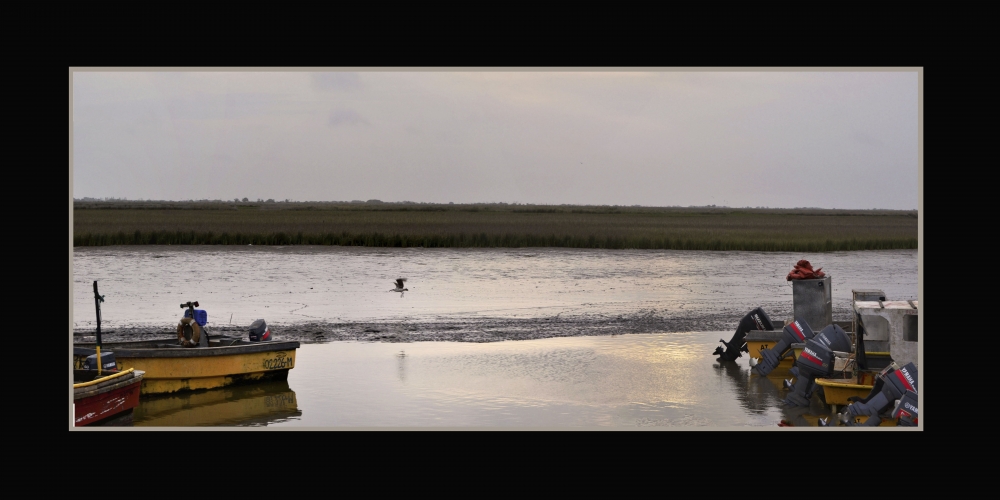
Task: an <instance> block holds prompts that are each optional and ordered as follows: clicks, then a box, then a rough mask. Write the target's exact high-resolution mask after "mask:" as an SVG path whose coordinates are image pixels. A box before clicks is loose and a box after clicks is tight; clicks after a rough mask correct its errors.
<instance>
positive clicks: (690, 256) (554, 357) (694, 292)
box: [73, 247, 918, 428]
mask: <svg viewBox="0 0 1000 500" xmlns="http://www.w3.org/2000/svg"><path fill="white" fill-rule="evenodd" d="M803 258H804V259H808V260H809V261H811V262H812V263H813V265H814V267H822V268H823V269H824V271H826V272H828V273H829V274H830V275H831V276H832V278H833V297H834V309H835V315H836V314H838V312H839V313H844V312H846V311H847V308H848V307H849V304H850V291H851V289H852V288H880V289H882V290H884V291H885V292H886V294H887V295H888V296H889V297H891V298H892V299H894V300H907V299H918V296H917V293H918V275H917V253H916V251H882V252H841V253H830V254H787V253H756V252H685V251H606V250H562V249H503V250H467V249H371V248H339V247H284V248H275V247H245V248H232V247H200V248H199V247H195V248H192V247H136V248H129V247H106V248H84V249H78V250H77V251H76V252H74V256H73V265H74V267H73V277H74V290H73V293H74V299H73V306H74V307H73V321H74V325H75V327H76V328H80V329H87V328H93V325H94V309H93V308H94V303H93V290H92V282H93V281H94V280H98V281H99V284H100V287H101V288H100V289H101V293H102V294H104V295H105V302H104V303H103V304H102V316H103V317H102V326H103V327H104V328H105V329H114V328H116V327H129V326H145V325H149V326H158V327H166V328H167V329H171V328H173V326H174V325H176V321H177V319H178V318H179V316H180V311H179V308H178V305H179V304H180V303H181V302H185V301H188V300H198V301H200V302H201V303H202V307H203V308H205V309H206V310H208V311H209V323H210V326H211V325H212V322H213V321H214V322H216V324H218V323H223V324H225V323H227V322H230V321H231V322H232V323H233V324H237V325H239V324H243V325H247V324H249V323H250V322H251V321H253V320H254V319H256V318H259V317H264V318H266V319H267V321H268V322H269V323H287V324H293V323H302V322H315V321H330V322H333V321H339V322H352V321H372V320H376V321H406V322H411V323H417V324H419V323H420V322H421V321H439V322H440V321H441V320H449V319H454V320H463V319H468V318H517V319H526V320H533V319H534V318H552V317H558V316H560V315H562V317H566V316H575V317H580V318H588V317H591V316H594V317H596V316H602V317H606V316H615V315H629V314H640V313H643V311H652V312H654V313H655V314H656V315H659V316H660V317H663V318H667V319H669V318H682V317H696V318H700V319H699V320H698V321H695V322H689V323H683V324H693V325H700V326H706V325H707V327H705V328H694V327H685V328H680V329H674V330H665V333H660V334H631V335H618V336H577V337H561V338H537V339H533V340H519V341H507V342H490V343H469V342H404V343H380V342H374V343H373V342H353V341H346V342H330V343H312V344H310V343H304V344H303V345H302V346H301V348H300V349H299V352H298V354H297V363H296V367H295V368H294V369H293V370H291V372H290V374H289V378H288V381H287V382H281V383H268V384H257V385H251V386H246V387H238V388H231V389H220V390H213V391H202V392H198V393H193V394H189V395H181V396H168V397H156V398H150V397H146V398H144V399H143V401H142V402H141V404H140V407H139V409H138V410H137V411H136V414H135V419H134V425H136V426H140V427H141V426H204V425H208V426H254V425H256V426H260V425H266V426H269V427H270V426H273V427H303V426H305V427H439V426H443V427H559V428H565V427H601V428H609V427H615V428H636V427H660V428H670V427H679V428H691V427H711V428H716V427H740V428H742V427H747V426H764V427H771V426H774V425H776V424H777V422H778V421H780V420H781V419H783V418H784V419H788V420H791V421H793V422H795V423H796V425H815V423H816V420H817V419H818V418H819V417H820V416H825V414H826V409H825V408H824V407H823V405H822V404H819V403H818V401H816V403H815V404H814V407H812V408H805V409H800V408H793V409H789V408H783V407H782V405H781V400H782V399H783V398H784V394H783V391H782V390H781V389H780V387H781V377H780V375H781V374H775V375H778V376H776V377H774V378H770V379H768V378H765V379H759V378H757V377H751V376H750V375H749V369H748V366H747V362H748V360H747V358H741V359H740V360H739V361H738V363H736V364H732V365H730V366H720V365H719V364H718V363H717V362H716V361H715V357H714V356H712V354H711V353H712V351H713V350H714V349H715V347H716V346H717V345H719V344H718V341H719V339H720V338H725V339H726V340H728V339H729V338H730V337H731V336H732V330H731V329H730V328H732V327H734V326H735V324H736V322H737V321H738V320H739V319H740V317H742V316H743V314H745V313H746V312H747V311H749V310H750V309H752V308H754V307H757V306H758V305H760V306H763V307H764V308H765V310H767V311H768V312H769V313H771V314H772V317H775V318H776V319H785V318H786V317H787V315H789V314H790V312H791V287H790V286H789V283H788V282H786V281H785V275H786V274H787V273H788V272H789V271H790V270H791V269H792V266H793V265H794V263H795V262H796V261H798V260H799V259H803ZM400 276H403V277H407V278H409V281H408V282H407V286H408V287H409V289H410V291H408V292H406V293H405V295H404V296H402V297H400V295H399V294H398V293H390V292H389V291H388V290H389V289H390V288H392V286H393V281H394V280H395V279H396V278H397V277H400ZM588 315H590V316H588ZM706 318H707V319H706ZM713 321H714V323H713ZM679 324H682V323H679ZM698 330H713V331H708V332H705V331H698ZM719 330H724V331H719ZM279 336H280V333H279ZM522 338H523V337H522ZM814 400H815V398H814Z"/></svg>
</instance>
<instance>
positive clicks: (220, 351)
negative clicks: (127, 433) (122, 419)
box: [73, 281, 299, 395]
mask: <svg viewBox="0 0 1000 500" xmlns="http://www.w3.org/2000/svg"><path fill="white" fill-rule="evenodd" d="M94 300H95V304H96V305H97V342H95V343H92V344H87V343H78V344H74V345H73V367H74V369H77V370H80V369H83V368H84V367H85V366H86V364H87V357H88V356H95V357H94V362H95V363H97V359H100V360H101V361H100V364H103V363H104V362H105V360H107V361H108V362H109V363H110V362H112V361H113V362H114V363H115V365H116V369H117V370H118V371H124V370H129V369H134V370H136V371H142V372H144V376H143V378H142V388H141V389H140V390H141V391H142V394H143V395H147V394H165V393H173V392H182V391H195V390H200V389H215V388H219V387H226V386H231V385H237V384H242V383H247V382H258V381H265V380H287V378H288V370H291V369H292V368H294V367H295V350H296V349H298V348H299V343H298V342H291V341H277V340H274V337H273V336H272V335H271V330H270V328H268V327H267V323H265V322H264V320H263V319H259V320H257V321H255V322H254V323H253V324H252V325H250V330H249V335H248V337H249V340H243V339H240V338H233V337H228V336H221V335H220V336H216V335H209V333H208V331H207V329H205V324H206V323H207V322H208V313H206V312H205V311H203V310H200V309H195V307H198V306H199V304H198V302H197V301H194V302H186V303H184V304H181V309H186V311H185V314H184V318H182V319H181V321H180V323H179V324H178V325H177V338H169V339H158V340H146V341H138V342H111V343H102V342H101V308H100V303H101V302H103V301H104V297H103V296H101V295H98V294H97V282H96V281H95V282H94ZM102 350H103V353H102V352H101V351H102ZM105 354H107V356H105ZM112 354H113V355H112Z"/></svg>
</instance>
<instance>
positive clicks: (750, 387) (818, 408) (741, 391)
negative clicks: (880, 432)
mask: <svg viewBox="0 0 1000 500" xmlns="http://www.w3.org/2000/svg"><path fill="white" fill-rule="evenodd" d="M713 366H714V367H715V369H716V370H717V371H719V372H724V373H725V375H726V378H728V379H730V380H731V381H732V382H733V384H734V385H735V386H736V397H737V399H738V400H739V402H740V405H742V406H743V407H744V408H746V409H747V410H748V411H749V412H751V413H758V414H760V413H765V412H766V411H768V410H772V409H776V410H778V411H780V412H781V415H782V417H783V420H785V421H787V422H789V423H791V424H792V426H799V427H807V426H815V425H816V422H817V421H818V420H819V419H820V418H828V417H829V411H827V410H826V408H825V407H823V405H822V404H821V403H820V402H819V401H816V402H815V404H811V405H810V406H809V407H795V406H789V405H786V404H785V401H784V400H785V397H786V396H787V392H788V391H787V390H786V389H785V388H784V385H783V383H784V379H783V378H782V377H781V376H780V375H779V376H771V375H769V376H765V377H761V376H759V375H756V374H753V375H751V373H750V369H749V368H746V367H743V366H740V365H739V364H738V363H735V362H723V363H715V364H714V365H713Z"/></svg>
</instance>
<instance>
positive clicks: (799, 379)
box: [785, 325, 851, 406]
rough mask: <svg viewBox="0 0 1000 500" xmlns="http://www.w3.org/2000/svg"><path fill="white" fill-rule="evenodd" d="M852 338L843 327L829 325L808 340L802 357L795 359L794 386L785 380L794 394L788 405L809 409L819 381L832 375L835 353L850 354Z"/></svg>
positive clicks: (789, 397)
mask: <svg viewBox="0 0 1000 500" xmlns="http://www.w3.org/2000/svg"><path fill="white" fill-rule="evenodd" d="M850 350H851V337H850V336H849V335H847V332H845V331H844V329H843V328H841V327H839V326H837V325H830V326H827V327H826V328H824V329H822V330H821V331H820V332H819V333H817V334H816V336H814V337H813V338H811V339H808V340H806V346H805V349H803V350H802V355H801V356H799V357H798V359H796V360H795V366H794V367H792V369H791V370H790V372H791V374H792V376H794V377H795V380H796V381H795V385H794V387H793V386H792V383H791V381H789V380H786V381H785V387H787V388H789V389H792V392H791V393H790V394H789V395H788V398H787V399H785V403H787V404H791V405H795V406H809V399H810V398H811V397H812V394H813V391H814V390H815V389H816V378H818V377H828V376H830V375H831V374H833V364H834V357H835V356H834V351H840V352H850Z"/></svg>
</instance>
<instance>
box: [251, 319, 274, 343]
mask: <svg viewBox="0 0 1000 500" xmlns="http://www.w3.org/2000/svg"><path fill="white" fill-rule="evenodd" d="M271 338H272V337H271V329H270V328H268V327H267V323H266V322H264V320H263V319H258V320H257V321H254V322H253V323H251V324H250V342H262V341H263V342H266V341H268V340H271Z"/></svg>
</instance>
